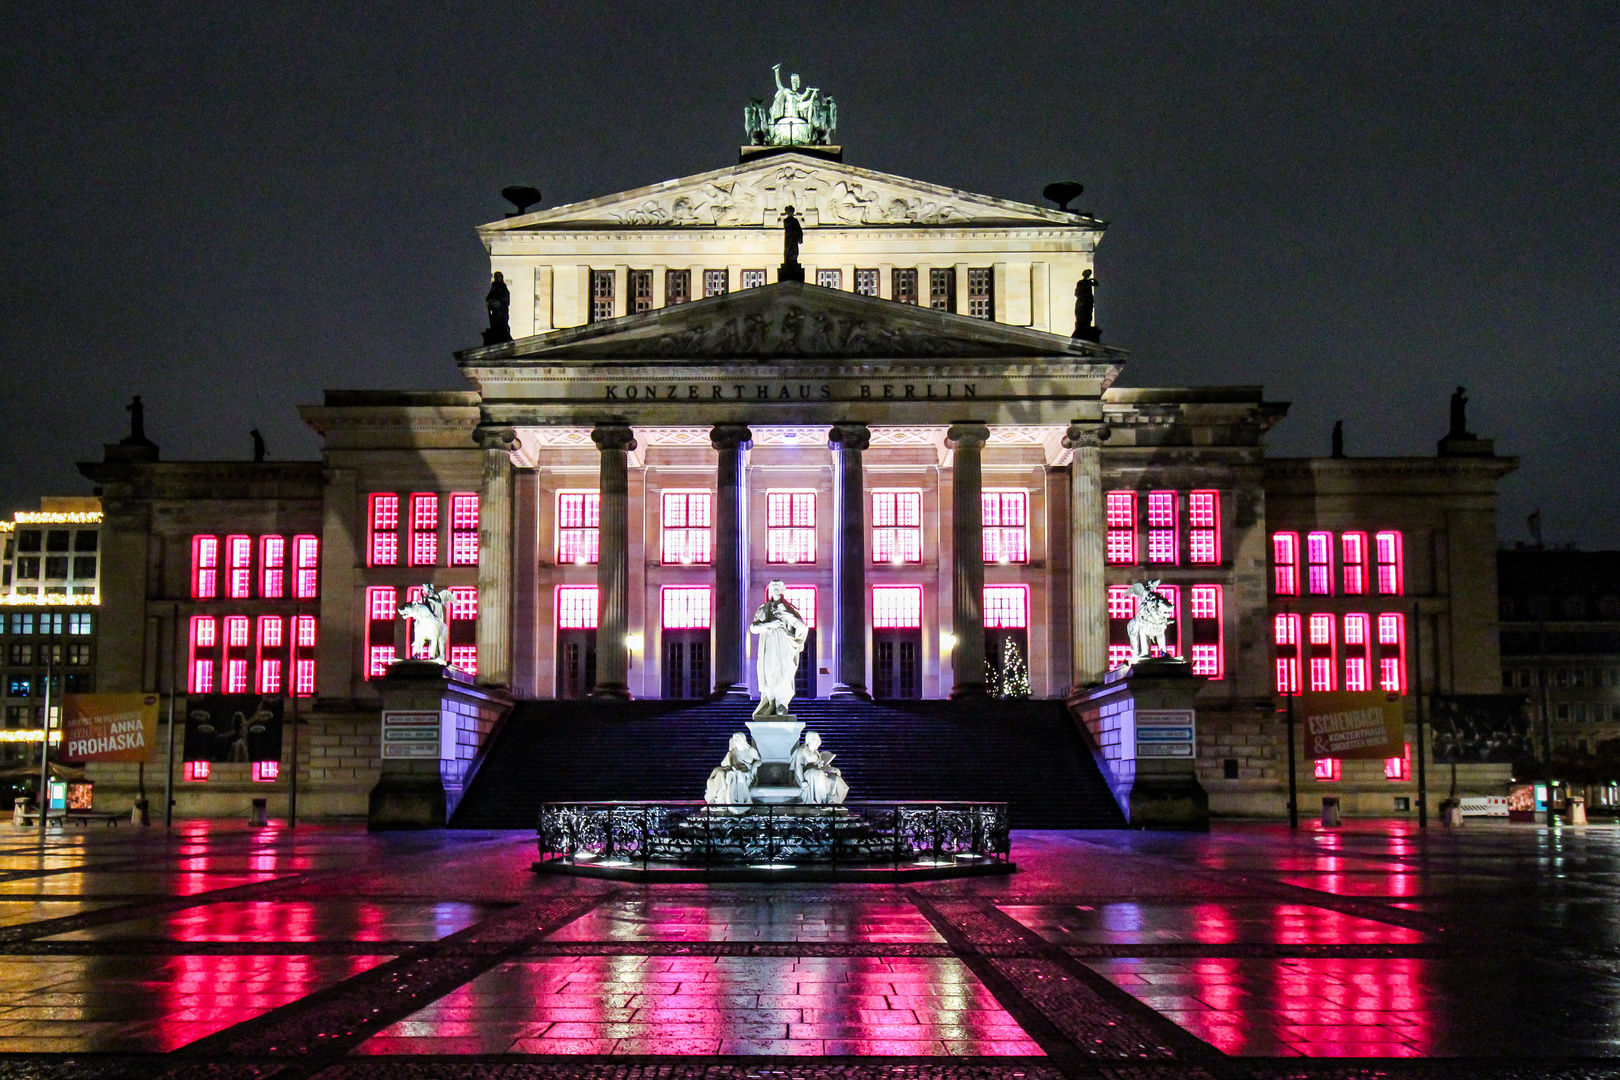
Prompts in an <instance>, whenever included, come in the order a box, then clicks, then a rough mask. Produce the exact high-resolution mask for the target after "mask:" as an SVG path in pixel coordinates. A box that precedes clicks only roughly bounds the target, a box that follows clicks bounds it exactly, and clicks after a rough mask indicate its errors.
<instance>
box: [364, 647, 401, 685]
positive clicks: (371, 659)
mask: <svg viewBox="0 0 1620 1080" xmlns="http://www.w3.org/2000/svg"><path fill="white" fill-rule="evenodd" d="M393 662H394V647H393V646H392V645H372V646H369V647H368V648H367V650H366V678H368V679H376V678H380V677H382V676H384V675H386V674H388V665H389V664H392V663H393Z"/></svg>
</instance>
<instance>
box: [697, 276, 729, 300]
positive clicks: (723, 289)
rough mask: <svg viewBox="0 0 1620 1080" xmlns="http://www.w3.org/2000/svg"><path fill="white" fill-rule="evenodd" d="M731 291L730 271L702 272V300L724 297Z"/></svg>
mask: <svg viewBox="0 0 1620 1080" xmlns="http://www.w3.org/2000/svg"><path fill="white" fill-rule="evenodd" d="M730 291H731V271H730V270H705V271H703V298H704V299H705V300H707V299H709V297H711V296H724V295H726V294H727V293H728V292H730Z"/></svg>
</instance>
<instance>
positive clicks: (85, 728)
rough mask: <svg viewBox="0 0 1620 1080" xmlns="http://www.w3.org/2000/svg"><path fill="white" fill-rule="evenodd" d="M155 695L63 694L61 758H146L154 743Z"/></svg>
mask: <svg viewBox="0 0 1620 1080" xmlns="http://www.w3.org/2000/svg"><path fill="white" fill-rule="evenodd" d="M157 726H158V697H157V695H156V694H64V695H63V697H62V757H63V758H65V759H67V760H68V761H145V760H146V755H147V752H148V751H149V750H150V748H151V747H152V746H153V745H155V744H156V742H157Z"/></svg>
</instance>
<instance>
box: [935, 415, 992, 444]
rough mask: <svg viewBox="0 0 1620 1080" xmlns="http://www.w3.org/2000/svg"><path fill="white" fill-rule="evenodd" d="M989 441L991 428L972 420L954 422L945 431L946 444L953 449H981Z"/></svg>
mask: <svg viewBox="0 0 1620 1080" xmlns="http://www.w3.org/2000/svg"><path fill="white" fill-rule="evenodd" d="M989 441H990V429H989V428H988V427H986V426H985V425H983V424H978V423H974V422H972V421H968V422H966V423H961V424H952V425H951V426H950V429H949V430H947V431H946V432H945V445H946V446H949V447H950V448H951V449H952V450H981V449H983V448H984V444H985V443H987V442H989Z"/></svg>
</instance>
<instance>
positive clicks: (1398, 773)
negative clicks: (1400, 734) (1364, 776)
mask: <svg viewBox="0 0 1620 1080" xmlns="http://www.w3.org/2000/svg"><path fill="white" fill-rule="evenodd" d="M1384 779H1385V780H1410V779H1412V744H1411V743H1407V744H1405V752H1404V753H1403V754H1402V755H1401V756H1400V757H1392V758H1385V759H1384Z"/></svg>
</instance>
